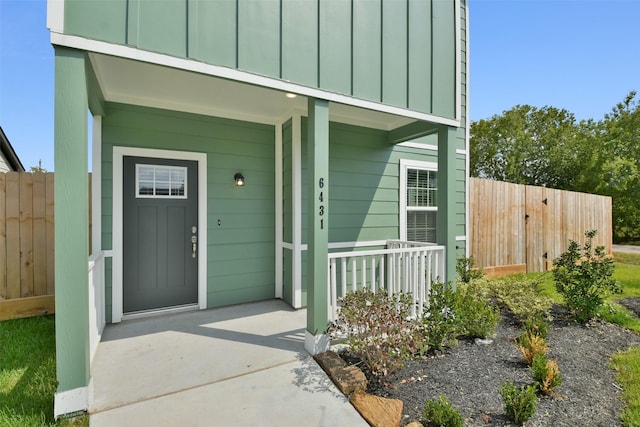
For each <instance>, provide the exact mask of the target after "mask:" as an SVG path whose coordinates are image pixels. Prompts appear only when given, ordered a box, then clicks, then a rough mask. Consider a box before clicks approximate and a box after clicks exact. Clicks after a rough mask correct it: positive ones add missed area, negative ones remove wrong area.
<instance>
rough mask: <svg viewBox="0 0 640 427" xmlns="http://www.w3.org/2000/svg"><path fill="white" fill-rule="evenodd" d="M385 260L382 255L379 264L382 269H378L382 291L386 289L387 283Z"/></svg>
mask: <svg viewBox="0 0 640 427" xmlns="http://www.w3.org/2000/svg"><path fill="white" fill-rule="evenodd" d="M384 260H385V257H384V255H380V261H379V263H378V264H379V265H380V268H379V269H378V277H380V289H386V288H385V285H386V283H385V282H384Z"/></svg>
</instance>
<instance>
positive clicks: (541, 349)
mask: <svg viewBox="0 0 640 427" xmlns="http://www.w3.org/2000/svg"><path fill="white" fill-rule="evenodd" d="M516 345H517V346H518V348H519V349H520V352H521V353H522V357H523V358H524V360H525V361H526V362H527V364H528V365H531V363H533V359H534V357H536V355H538V354H546V353H547V343H546V342H545V341H544V338H542V337H541V336H539V335H536V334H535V333H531V332H526V331H525V332H523V333H522V334H520V336H519V337H518V338H516Z"/></svg>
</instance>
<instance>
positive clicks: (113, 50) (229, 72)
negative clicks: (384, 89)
mask: <svg viewBox="0 0 640 427" xmlns="http://www.w3.org/2000/svg"><path fill="white" fill-rule="evenodd" d="M459 26H460V24H459V23H458V24H457V28H458V27H459ZM458 32H459V29H458ZM51 44H53V45H59V46H67V47H71V48H75V49H81V50H85V51H89V52H96V53H102V54H105V55H111V56H118V57H121V58H127V59H133V60H136V61H142V62H148V63H151V64H159V65H164V66H167V67H172V68H177V69H181V70H187V71H192V72H195V73H200V74H205V75H210V76H215V77H221V78H224V79H229V80H234V81H238V82H242V83H249V84H254V85H257V86H263V87H268V88H271V89H276V90H280V91H283V92H291V93H296V94H299V95H303V96H308V97H312V98H318V99H324V100H327V101H331V102H337V103H339V104H346V105H352V106H354V107H360V108H365V109H368V110H374V111H380V112H383V113H389V114H394V115H397V116H402V117H409V118H412V119H416V120H422V121H427V122H432V123H438V124H442V125H447V126H455V127H460V120H459V115H457V117H458V118H456V119H448V118H445V117H439V116H435V115H433V114H426V113H420V112H417V111H413V110H409V109H406V108H400V107H394V106H392V105H385V104H380V103H377V102H373V101H366V100H363V99H358V98H353V97H350V96H346V95H341V94H339V93H333V92H327V91H324V90H321V89H314V88H310V87H307V86H301V85H298V84H295V83H290V82H287V81H284V80H279V79H275V78H272V77H265V76H260V75H257V74H252V73H248V72H246V71H240V70H237V69H234V68H227V67H221V66H219V65H212V64H206V63H204V62H199V61H195V60H192V59H185V58H177V57H174V56H169V55H164V54H161V53H155V52H149V51H144V50H140V49H136V48H133V47H130V46H124V45H118V44H113V43H107V42H102V41H98V40H91V39H86V38H84V37H79V36H72V35H69V34H61V33H59V32H55V31H51ZM459 44H460V43H459V42H458V43H457V44H456V46H458V47H459ZM458 56H460V55H459V53H458ZM457 68H460V67H459V65H458V66H457ZM457 80H458V81H459V80H460V77H459V76H458V77H457ZM457 96H458V102H457V104H458V107H457V108H458V109H459V108H460V106H459V104H460V98H459V97H460V94H459V89H458V95H457Z"/></svg>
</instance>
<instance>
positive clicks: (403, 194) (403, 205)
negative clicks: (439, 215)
mask: <svg viewBox="0 0 640 427" xmlns="http://www.w3.org/2000/svg"><path fill="white" fill-rule="evenodd" d="M409 169H420V170H428V171H433V172H438V163H436V162H425V161H422V160H411V159H400V198H399V200H400V202H399V209H398V215H399V217H400V240H407V171H408V170H409ZM415 210H423V211H437V210H438V208H437V207H417V208H416V209H415Z"/></svg>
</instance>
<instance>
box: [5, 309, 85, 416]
mask: <svg viewBox="0 0 640 427" xmlns="http://www.w3.org/2000/svg"><path fill="white" fill-rule="evenodd" d="M55 390H56V345H55V320H54V316H43V317H33V318H29V319H16V320H5V321H2V322H0V426H3V427H24V426H29V427H45V426H47V427H48V426H82V425H88V417H80V418H76V419H73V420H61V421H58V422H55V421H54V420H53V395H54V393H55Z"/></svg>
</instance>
